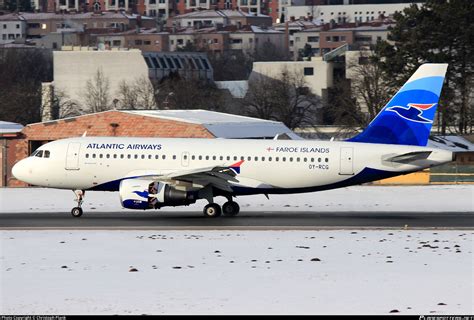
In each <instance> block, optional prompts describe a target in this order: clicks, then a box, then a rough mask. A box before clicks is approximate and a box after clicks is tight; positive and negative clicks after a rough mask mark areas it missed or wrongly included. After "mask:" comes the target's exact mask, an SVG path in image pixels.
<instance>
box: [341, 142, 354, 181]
mask: <svg viewBox="0 0 474 320" xmlns="http://www.w3.org/2000/svg"><path fill="white" fill-rule="evenodd" d="M353 161H354V148H352V147H342V148H341V158H340V167H339V174H340V175H353V174H354V162H353Z"/></svg>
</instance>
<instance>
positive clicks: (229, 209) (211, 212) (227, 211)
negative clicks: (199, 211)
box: [203, 199, 240, 218]
mask: <svg viewBox="0 0 474 320" xmlns="http://www.w3.org/2000/svg"><path fill="white" fill-rule="evenodd" d="M239 211H240V207H239V205H238V203H237V202H234V201H232V199H230V200H229V201H227V202H226V203H224V205H223V206H222V209H221V206H219V205H218V204H217V203H209V204H208V205H206V206H205V207H204V210H203V213H204V215H205V216H206V217H209V218H215V217H219V216H220V215H221V214H224V216H226V217H234V216H236V215H237V214H238V213H239Z"/></svg>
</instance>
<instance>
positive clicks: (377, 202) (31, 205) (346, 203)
mask: <svg viewBox="0 0 474 320" xmlns="http://www.w3.org/2000/svg"><path fill="white" fill-rule="evenodd" d="M74 199H75V196H74V194H73V193H72V192H71V191H69V190H56V189H41V188H28V189H19V188H3V189H1V188H0V213H1V212H10V213H11V212H69V211H70V210H71V208H72V207H73V206H74V205H75V202H74V201H73V200H74ZM216 201H217V202H218V203H220V204H223V203H224V202H225V199H224V198H222V197H218V198H216ZM237 201H238V203H239V204H240V207H241V210H245V211H287V210H292V211H325V212H328V211H330V212H347V211H382V212H384V211H404V212H413V211H418V212H419V211H427V212H474V185H448V186H445V185H442V186H441V185H440V186H353V187H348V188H341V189H335V190H329V191H323V192H314V193H306V194H292V195H291V194H290V195H270V200H267V198H265V196H263V195H256V196H246V197H239V198H237ZM204 205H205V201H204V200H200V201H198V202H197V203H196V204H193V205H191V206H188V207H176V208H174V207H165V208H163V209H161V210H162V211H196V212H201V210H202V208H203V207H204ZM83 208H84V210H85V212H88V213H91V212H94V211H97V212H116V211H123V210H127V209H123V208H122V207H121V204H120V200H119V195H118V192H98V191H96V192H86V198H85V202H84V206H83ZM127 211H128V210H127Z"/></svg>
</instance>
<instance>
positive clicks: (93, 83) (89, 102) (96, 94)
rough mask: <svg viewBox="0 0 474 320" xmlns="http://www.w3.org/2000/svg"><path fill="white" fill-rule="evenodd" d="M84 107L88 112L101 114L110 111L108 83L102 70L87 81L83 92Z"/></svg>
mask: <svg viewBox="0 0 474 320" xmlns="http://www.w3.org/2000/svg"><path fill="white" fill-rule="evenodd" d="M84 100H85V107H86V108H87V109H88V112H91V113H94V112H101V111H105V110H108V109H110V82H109V79H108V78H107V77H106V76H105V75H104V72H103V71H102V68H100V67H99V68H98V69H97V72H96V73H95V75H94V76H93V77H92V78H91V79H89V80H87V82H86V87H85V92H84Z"/></svg>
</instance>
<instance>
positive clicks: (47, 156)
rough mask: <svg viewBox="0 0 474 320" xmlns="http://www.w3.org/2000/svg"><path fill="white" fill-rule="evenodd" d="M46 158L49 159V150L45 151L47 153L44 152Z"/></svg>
mask: <svg viewBox="0 0 474 320" xmlns="http://www.w3.org/2000/svg"><path fill="white" fill-rule="evenodd" d="M44 157H45V158H49V151H48V150H45V151H44Z"/></svg>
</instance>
